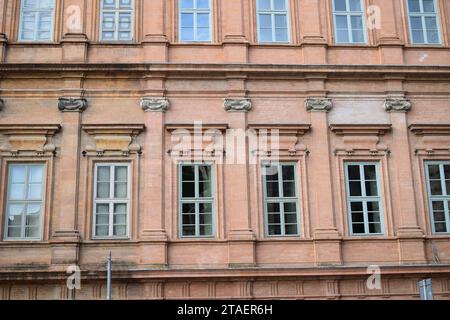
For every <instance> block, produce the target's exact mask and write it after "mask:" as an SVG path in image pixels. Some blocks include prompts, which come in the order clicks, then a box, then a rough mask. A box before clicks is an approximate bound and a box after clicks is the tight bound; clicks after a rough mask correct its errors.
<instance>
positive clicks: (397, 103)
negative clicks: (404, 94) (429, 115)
mask: <svg viewBox="0 0 450 320" xmlns="http://www.w3.org/2000/svg"><path fill="white" fill-rule="evenodd" d="M384 109H385V110H386V111H387V112H408V111H409V110H410V109H411V102H410V101H409V100H408V99H405V98H387V99H386V100H385V101H384Z"/></svg>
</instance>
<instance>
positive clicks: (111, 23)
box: [100, 0, 133, 41]
mask: <svg viewBox="0 0 450 320" xmlns="http://www.w3.org/2000/svg"><path fill="white" fill-rule="evenodd" d="M101 6H102V8H101V9H102V10H101V25H100V28H101V32H100V33H101V40H103V41H130V40H132V39H133V0H102V4H101Z"/></svg>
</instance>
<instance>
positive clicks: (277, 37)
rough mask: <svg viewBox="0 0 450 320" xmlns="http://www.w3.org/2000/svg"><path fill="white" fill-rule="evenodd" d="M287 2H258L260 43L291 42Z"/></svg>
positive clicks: (276, 0)
mask: <svg viewBox="0 0 450 320" xmlns="http://www.w3.org/2000/svg"><path fill="white" fill-rule="evenodd" d="M288 20H289V17H288V4H287V0H257V21H258V41H259V42H289V28H288V25H289V23H288Z"/></svg>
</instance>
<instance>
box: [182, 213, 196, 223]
mask: <svg viewBox="0 0 450 320" xmlns="http://www.w3.org/2000/svg"><path fill="white" fill-rule="evenodd" d="M182 223H183V225H195V214H183V220H182Z"/></svg>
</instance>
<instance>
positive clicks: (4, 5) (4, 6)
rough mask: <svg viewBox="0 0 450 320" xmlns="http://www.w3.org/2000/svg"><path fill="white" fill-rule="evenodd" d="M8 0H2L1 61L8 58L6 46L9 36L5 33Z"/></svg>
mask: <svg viewBox="0 0 450 320" xmlns="http://www.w3.org/2000/svg"><path fill="white" fill-rule="evenodd" d="M7 2H8V1H6V0H0V12H1V14H0V63H3V62H5V59H6V46H7V44H8V37H7V35H6V33H5V31H6V30H5V17H6V15H5V12H6V10H7Z"/></svg>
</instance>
